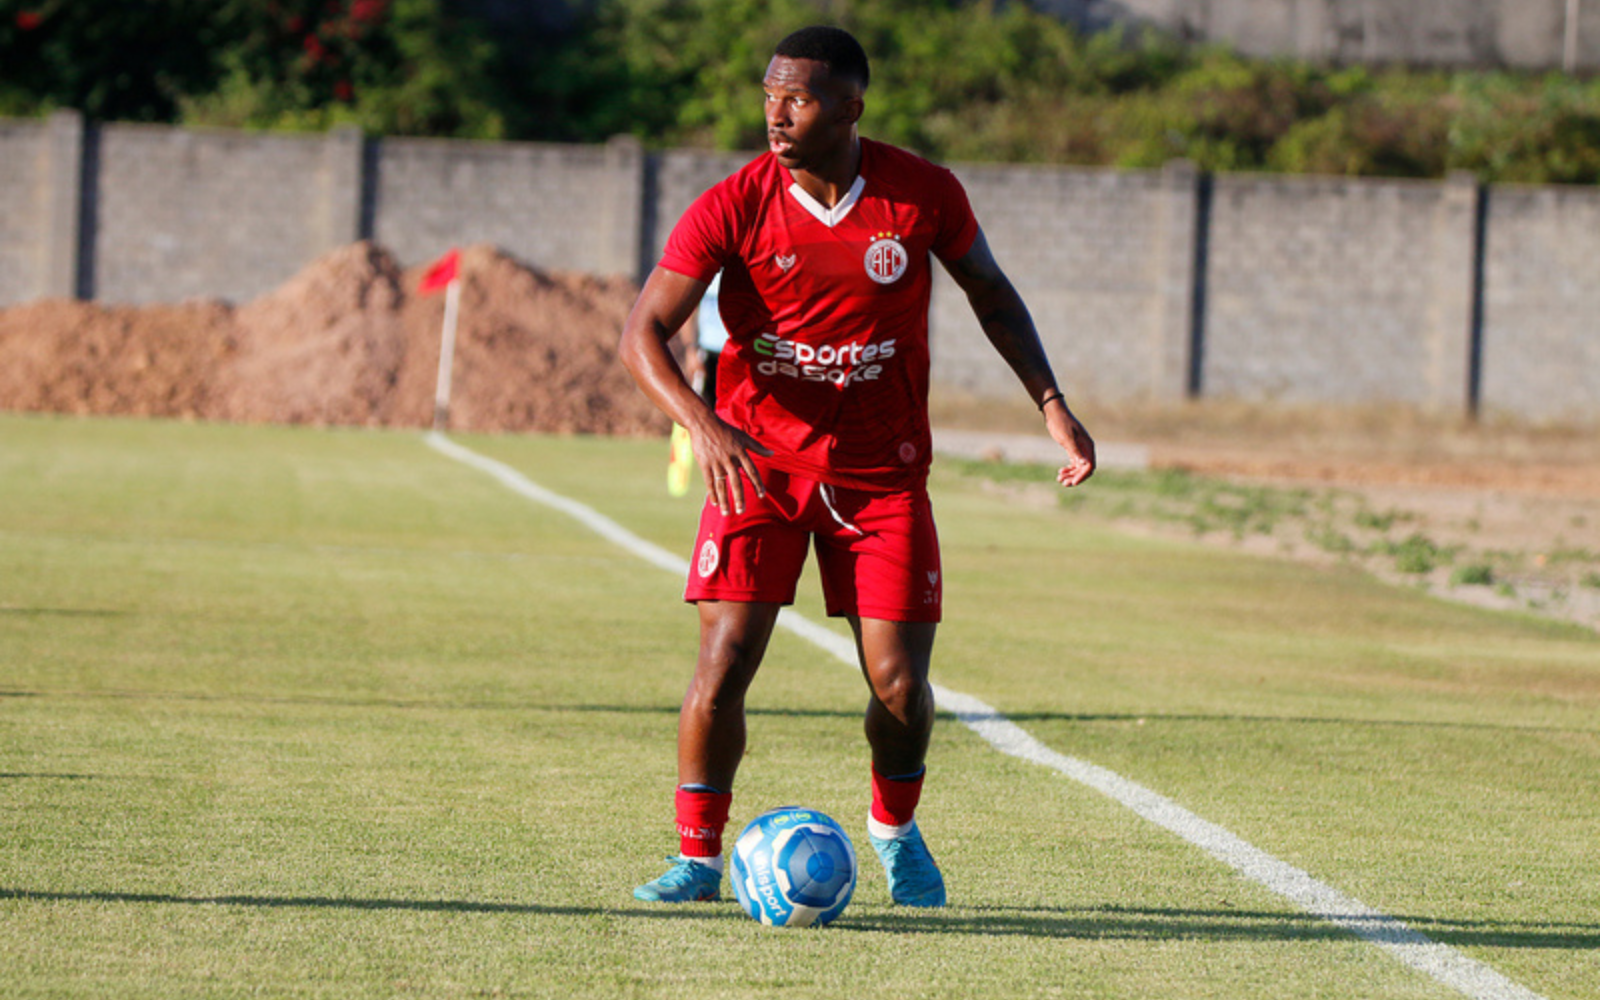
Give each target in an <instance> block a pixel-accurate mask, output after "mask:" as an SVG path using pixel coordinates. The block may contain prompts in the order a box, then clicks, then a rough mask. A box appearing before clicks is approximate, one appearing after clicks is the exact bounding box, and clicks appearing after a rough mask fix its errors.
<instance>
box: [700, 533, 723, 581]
mask: <svg viewBox="0 0 1600 1000" xmlns="http://www.w3.org/2000/svg"><path fill="white" fill-rule="evenodd" d="M721 561H722V554H721V553H720V552H718V551H717V540H716V539H715V538H708V539H706V543H705V544H704V545H702V546H700V560H699V562H698V563H697V564H696V566H695V568H696V569H697V570H699V571H700V576H701V577H702V578H704V577H708V576H710V575H711V574H712V573H715V572H716V571H717V563H719V562H721Z"/></svg>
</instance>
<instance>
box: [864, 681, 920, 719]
mask: <svg viewBox="0 0 1600 1000" xmlns="http://www.w3.org/2000/svg"><path fill="white" fill-rule="evenodd" d="M872 694H873V696H874V697H875V698H877V699H878V701H880V702H882V703H883V707H884V708H886V709H888V710H889V714H890V715H893V716H894V717H895V718H896V719H899V720H900V721H901V722H905V723H912V722H916V721H919V720H921V719H923V718H924V717H926V716H929V715H931V714H932V711H933V690H932V688H931V687H930V686H929V684H928V682H927V680H926V679H924V678H922V677H919V676H918V675H917V674H916V673H915V672H913V671H912V670H910V669H904V670H888V671H881V672H877V673H875V674H874V677H873V682H872Z"/></svg>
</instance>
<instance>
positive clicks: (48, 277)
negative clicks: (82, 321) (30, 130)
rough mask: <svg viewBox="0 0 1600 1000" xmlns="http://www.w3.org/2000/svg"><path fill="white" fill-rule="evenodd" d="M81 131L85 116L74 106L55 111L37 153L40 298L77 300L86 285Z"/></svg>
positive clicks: (82, 133) (82, 130)
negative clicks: (41, 262)
mask: <svg viewBox="0 0 1600 1000" xmlns="http://www.w3.org/2000/svg"><path fill="white" fill-rule="evenodd" d="M84 130H85V125H84V121H83V116H82V115H81V114H79V113H78V112H76V111H57V112H55V113H54V114H52V115H51V116H50V118H49V122H48V124H47V126H46V132H45V145H44V151H43V156H42V157H41V158H40V179H41V182H42V183H41V189H42V193H43V198H42V199H41V202H42V204H43V207H44V218H43V223H44V233H43V236H44V238H43V240H42V241H41V242H42V244H43V254H44V268H43V287H42V288H40V290H39V291H40V295H41V296H42V297H47V298H63V299H75V298H78V297H79V295H80V294H81V292H82V290H83V287H84V286H83V282H82V281H81V280H80V275H81V274H82V267H83V260H84V253H83V251H84V246H83V242H84V239H85V233H84V231H83V230H84V225H83V218H84V217H83V182H84V174H83V170H84ZM89 238H92V234H89Z"/></svg>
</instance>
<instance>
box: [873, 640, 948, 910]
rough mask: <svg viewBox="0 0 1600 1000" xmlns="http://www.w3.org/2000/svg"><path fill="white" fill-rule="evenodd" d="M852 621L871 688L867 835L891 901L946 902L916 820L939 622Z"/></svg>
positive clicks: (930, 715) (931, 708) (929, 724)
mask: <svg viewBox="0 0 1600 1000" xmlns="http://www.w3.org/2000/svg"><path fill="white" fill-rule="evenodd" d="M850 626H851V628H852V629H853V630H854V631H855V635H856V650H857V652H858V653H859V655H860V658H861V670H862V673H863V674H864V675H865V676H866V679H867V686H868V687H869V688H870V689H871V699H870V700H869V701H868V703H867V713H866V723H865V728H866V733H867V743H868V745H869V746H870V747H871V748H872V807H871V811H870V812H869V814H868V817H867V827H868V834H869V839H870V840H871V842H872V847H873V849H874V850H875V851H876V852H877V854H878V858H879V860H881V861H882V862H883V867H884V871H885V873H886V874H887V876H888V879H889V895H890V898H891V899H893V900H894V901H895V902H896V903H899V904H901V905H903V906H943V905H944V903H945V890H944V876H943V875H942V874H941V873H940V871H939V866H938V864H936V863H935V862H934V860H933V855H932V853H931V852H930V851H929V850H928V846H927V844H926V842H924V841H923V839H922V832H921V831H920V830H918V829H917V823H916V810H917V805H918V803H919V802H920V801H921V798H922V780H923V775H924V774H925V766H924V761H925V759H926V756H927V752H928V740H929V737H930V736H931V735H932V732H933V718H934V704H933V686H932V684H931V683H929V681H928V670H929V665H930V663H931V661H932V657H933V637H934V632H935V630H936V629H937V626H936V625H935V624H934V623H932V622H897V621H885V620H882V619H874V618H860V617H856V616H851V618H850Z"/></svg>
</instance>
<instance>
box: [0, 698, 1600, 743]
mask: <svg viewBox="0 0 1600 1000" xmlns="http://www.w3.org/2000/svg"><path fill="white" fill-rule="evenodd" d="M0 698H77V699H84V700H100V699H107V700H132V701H141V700H149V701H193V702H213V703H224V704H225V703H234V702H236V703H245V704H264V705H316V706H323V707H331V708H380V709H394V710H401V711H409V710H419V709H421V710H429V711H443V712H550V713H555V714H565V713H575V714H593V715H663V716H672V717H673V718H676V717H677V715H678V708H679V706H678V704H677V703H676V702H674V703H672V704H655V705H648V704H647V705H616V704H610V705H607V704H565V705H563V704H538V703H529V702H519V701H516V700H514V699H512V700H505V701H453V700H451V699H449V698H350V697H340V696H337V695H315V694H304V695H292V694H290V695H271V694H260V693H252V692H243V691H223V692H205V691H134V690H107V691H27V690H20V689H15V688H13V689H0ZM861 712H862V707H861V706H847V707H843V708H775V707H749V708H746V709H745V713H746V714H747V715H751V716H775V717H780V718H797V719H859V718H861ZM939 715H940V717H941V718H943V719H945V720H947V721H952V722H953V721H961V722H988V721H1006V722H1014V723H1018V724H1021V723H1025V722H1076V723H1132V724H1135V725H1149V724H1151V723H1163V722H1166V723H1206V724H1210V723H1226V724H1230V725H1231V724H1238V723H1248V724H1255V725H1300V726H1352V727H1366V728H1416V729H1454V730H1489V731H1495V732H1529V733H1591V732H1594V731H1595V729H1593V728H1583V727H1574V726H1528V725H1517V724H1506V723H1496V722H1447V721H1446V722H1441V721H1436V720H1425V719H1351V718H1340V717H1335V716H1323V717H1319V716H1293V715H1235V714H1229V713H1220V712H1219V713H1211V714H1200V713H1161V712H1106V713H1096V712H1081V713H1078V712H1027V711H1023V712H995V713H992V714H990V713H972V714H963V715H957V714H956V713H953V712H950V711H946V710H943V709H940V710H939Z"/></svg>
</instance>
